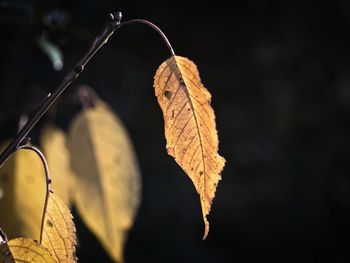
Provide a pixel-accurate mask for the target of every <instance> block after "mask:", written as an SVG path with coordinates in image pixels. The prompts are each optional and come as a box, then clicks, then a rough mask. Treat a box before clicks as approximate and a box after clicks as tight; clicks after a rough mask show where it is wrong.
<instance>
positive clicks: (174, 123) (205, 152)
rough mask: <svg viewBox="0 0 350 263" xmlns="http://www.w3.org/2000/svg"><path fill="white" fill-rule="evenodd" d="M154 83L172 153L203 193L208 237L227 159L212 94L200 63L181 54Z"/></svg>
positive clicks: (162, 67)
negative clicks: (221, 148) (222, 151)
mask: <svg viewBox="0 0 350 263" xmlns="http://www.w3.org/2000/svg"><path fill="white" fill-rule="evenodd" d="M154 87H155V93H156V96H157V99H158V103H159V105H160V107H161V109H162V111H163V116H164V126H165V137H166V140H167V146H166V148H167V151H168V154H169V155H171V156H173V157H174V158H175V160H176V162H177V163H178V164H179V165H180V166H181V167H182V169H183V170H184V171H185V172H186V173H187V175H188V176H189V177H190V178H191V180H192V182H193V184H194V186H195V188H196V190H197V192H198V194H199V195H200V200H201V205H202V212H203V219H204V222H205V233H204V238H206V236H207V235H208V232H209V222H208V220H207V215H208V214H209V212H210V207H211V204H212V200H213V198H214V196H215V191H216V187H217V184H218V182H219V180H220V179H221V176H220V173H221V171H222V169H223V167H224V165H225V159H224V158H223V157H221V156H220V155H219V154H218V144H219V140H218V135H217V131H216V127H215V126H216V124H215V115H214V111H213V109H212V107H211V106H210V99H211V95H210V93H209V92H208V90H207V89H206V88H205V87H204V86H203V84H202V82H201V80H200V77H199V72H198V70H197V67H196V65H195V64H194V63H193V62H192V61H190V60H189V59H187V58H184V57H180V56H172V57H170V58H169V59H168V60H166V61H165V62H164V63H163V64H162V65H160V67H159V68H158V70H157V73H156V75H155V77H154Z"/></svg>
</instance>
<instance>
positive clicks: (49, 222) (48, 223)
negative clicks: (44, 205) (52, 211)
mask: <svg viewBox="0 0 350 263" xmlns="http://www.w3.org/2000/svg"><path fill="white" fill-rule="evenodd" d="M46 224H47V225H48V226H49V227H53V223H52V221H51V220H50V219H48V220H47V221H46Z"/></svg>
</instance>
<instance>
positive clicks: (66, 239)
mask: <svg viewBox="0 0 350 263" xmlns="http://www.w3.org/2000/svg"><path fill="white" fill-rule="evenodd" d="M41 243H42V245H43V246H45V247H46V248H47V249H48V250H49V252H50V253H51V255H52V256H53V257H54V258H55V259H56V260H57V262H67V263H70V262H77V260H76V257H75V247H76V244H77V241H76V235H75V226H74V223H73V217H72V215H71V213H70V211H69V209H68V208H67V207H66V206H65V204H64V203H63V201H62V200H61V199H60V198H59V197H58V196H57V195H56V194H54V193H50V195H49V201H48V204H47V209H46V214H45V219H44V228H43V239H42V242H41Z"/></svg>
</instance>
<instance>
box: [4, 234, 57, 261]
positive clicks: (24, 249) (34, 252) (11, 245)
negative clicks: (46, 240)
mask: <svg viewBox="0 0 350 263" xmlns="http://www.w3.org/2000/svg"><path fill="white" fill-rule="evenodd" d="M9 252H10V254H9ZM11 254H12V255H11ZM0 259H1V261H0V262H2V263H12V262H22V263H55V262H56V261H55V260H54V259H53V258H52V256H51V255H50V252H49V251H48V250H47V249H46V248H45V247H43V246H42V245H40V244H39V243H37V242H36V241H34V240H32V239H29V238H16V239H12V240H10V241H9V242H8V243H4V244H2V245H0Z"/></svg>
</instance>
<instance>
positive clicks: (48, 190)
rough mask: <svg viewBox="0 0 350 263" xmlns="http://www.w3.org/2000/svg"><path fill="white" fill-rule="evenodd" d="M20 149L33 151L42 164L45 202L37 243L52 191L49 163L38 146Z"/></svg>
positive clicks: (41, 235) (40, 239) (41, 234)
mask: <svg viewBox="0 0 350 263" xmlns="http://www.w3.org/2000/svg"><path fill="white" fill-rule="evenodd" d="M22 149H23V150H30V151H33V152H35V153H36V154H37V155H38V156H39V157H40V159H41V162H42V163H43V165H44V170H45V182H46V195H45V202H44V208H43V215H42V217H41V227H40V238H39V243H40V244H41V241H42V239H43V229H44V223H45V222H44V220H45V215H46V210H47V204H48V202H49V197H50V193H52V192H53V191H52V189H51V176H50V170H49V165H48V164H47V161H46V159H45V156H44V155H43V153H42V152H41V151H40V150H39V149H38V148H36V147H34V146H29V145H24V146H21V147H20V148H19V150H22Z"/></svg>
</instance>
